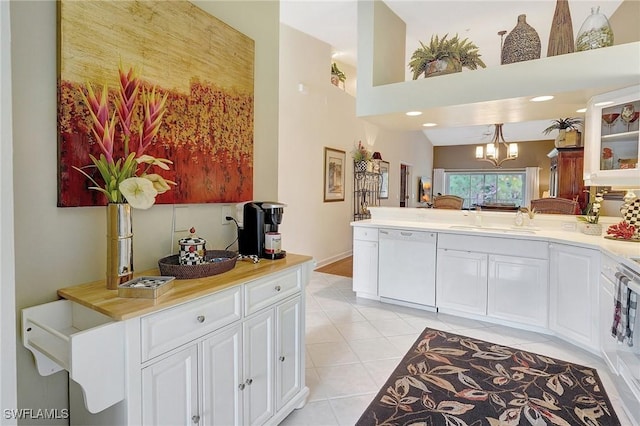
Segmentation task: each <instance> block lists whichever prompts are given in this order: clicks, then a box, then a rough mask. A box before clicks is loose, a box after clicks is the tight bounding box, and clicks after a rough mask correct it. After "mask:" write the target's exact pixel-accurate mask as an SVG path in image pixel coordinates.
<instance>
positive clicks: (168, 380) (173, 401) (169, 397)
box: [142, 345, 199, 426]
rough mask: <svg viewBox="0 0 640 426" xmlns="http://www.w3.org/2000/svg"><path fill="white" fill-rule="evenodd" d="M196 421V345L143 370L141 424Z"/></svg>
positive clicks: (188, 423) (181, 423) (169, 425)
mask: <svg viewBox="0 0 640 426" xmlns="http://www.w3.org/2000/svg"><path fill="white" fill-rule="evenodd" d="M198 422H199V413H198V347H197V345H191V346H189V347H188V348H187V349H185V350H183V351H180V352H177V353H175V354H173V355H171V356H169V357H167V358H164V359H162V360H160V361H158V362H155V363H153V364H151V365H150V366H148V367H145V368H144V369H143V370H142V424H144V425H167V426H173V425H190V424H193V423H198Z"/></svg>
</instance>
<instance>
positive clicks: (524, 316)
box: [487, 254, 549, 328]
mask: <svg viewBox="0 0 640 426" xmlns="http://www.w3.org/2000/svg"><path fill="white" fill-rule="evenodd" d="M547 265H548V262H547V261H546V260H542V259H531V258H523V257H510V256H501V255H495V254H492V255H489V282H488V293H489V294H488V298H487V299H488V300H487V315H489V316H490V317H494V318H500V319H504V320H508V321H517V322H520V323H523V324H529V325H535V326H540V327H545V328H546V327H547V300H548V292H549V286H548V282H549V278H548V267H547Z"/></svg>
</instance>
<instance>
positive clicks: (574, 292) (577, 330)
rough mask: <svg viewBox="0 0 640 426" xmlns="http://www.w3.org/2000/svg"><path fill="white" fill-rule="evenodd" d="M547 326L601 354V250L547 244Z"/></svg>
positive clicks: (585, 347) (567, 338)
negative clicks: (599, 315) (599, 300)
mask: <svg viewBox="0 0 640 426" xmlns="http://www.w3.org/2000/svg"><path fill="white" fill-rule="evenodd" d="M549 255H550V258H551V268H550V273H549V286H550V299H549V301H550V303H549V307H550V312H549V327H550V328H551V330H553V331H554V332H556V333H557V334H558V335H560V336H562V337H563V338H565V339H566V340H569V341H571V342H573V343H574V344H577V345H579V346H581V347H583V348H584V349H587V350H589V351H591V352H594V353H597V354H599V353H600V343H599V342H600V337H599V334H600V333H599V329H598V315H596V314H595V313H596V312H598V283H599V276H600V252H599V251H598V250H592V249H586V248H583V247H576V246H571V245H567V244H550V245H549Z"/></svg>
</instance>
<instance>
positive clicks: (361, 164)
mask: <svg viewBox="0 0 640 426" xmlns="http://www.w3.org/2000/svg"><path fill="white" fill-rule="evenodd" d="M367 163H368V161H365V160H362V161H357V162H356V166H355V167H356V172H366V171H367Z"/></svg>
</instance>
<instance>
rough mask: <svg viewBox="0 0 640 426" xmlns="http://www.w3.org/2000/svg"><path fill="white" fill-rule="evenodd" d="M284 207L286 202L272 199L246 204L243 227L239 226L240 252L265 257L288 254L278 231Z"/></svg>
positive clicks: (276, 257) (280, 257) (273, 257)
mask: <svg viewBox="0 0 640 426" xmlns="http://www.w3.org/2000/svg"><path fill="white" fill-rule="evenodd" d="M284 207H286V204H282V203H277V202H272V201H250V202H248V203H246V204H245V205H244V208H243V212H242V227H241V228H238V249H239V252H240V254H242V255H245V256H248V255H256V256H260V257H263V258H265V259H282V258H283V257H285V256H286V255H287V252H286V251H284V250H282V236H281V235H280V233H279V232H278V225H280V223H282V209H283V208H284Z"/></svg>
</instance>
